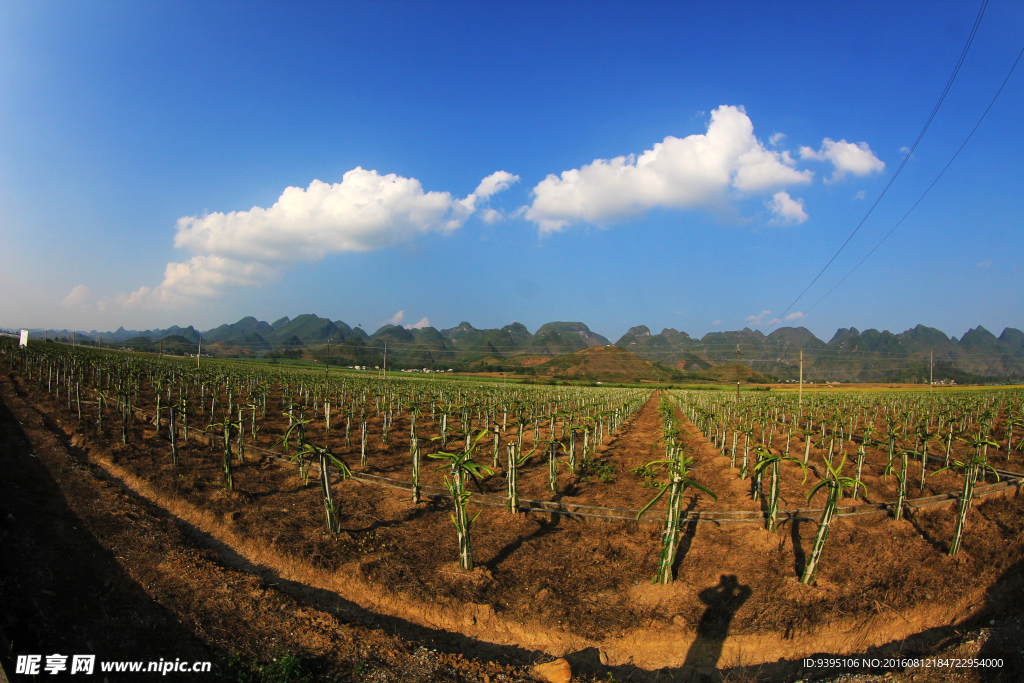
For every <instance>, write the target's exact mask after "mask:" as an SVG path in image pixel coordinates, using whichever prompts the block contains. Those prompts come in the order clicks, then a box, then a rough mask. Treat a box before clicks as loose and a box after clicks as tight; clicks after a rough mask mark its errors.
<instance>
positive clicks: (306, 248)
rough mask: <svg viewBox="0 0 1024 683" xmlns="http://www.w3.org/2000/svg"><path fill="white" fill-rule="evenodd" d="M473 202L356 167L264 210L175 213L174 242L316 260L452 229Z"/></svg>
mask: <svg viewBox="0 0 1024 683" xmlns="http://www.w3.org/2000/svg"><path fill="white" fill-rule="evenodd" d="M474 203H475V195H470V196H469V197H467V198H466V199H465V200H461V201H459V200H455V199H453V198H452V196H451V194H449V193H448V192H424V191H423V187H422V186H421V185H420V182H419V181H418V180H416V179H415V178H403V177H401V176H397V175H395V174H388V175H379V174H378V173H377V172H376V171H367V170H364V169H362V168H355V169H353V170H351V171H349V172H348V173H346V174H345V175H344V176H343V178H342V181H341V182H340V183H334V184H333V185H331V184H328V183H324V182H321V181H319V180H314V181H313V182H312V183H310V185H309V187H308V188H306V189H303V188H301V187H288V188H286V189H285V190H284V192H283V193H282V194H281V196H280V197H279V198H278V200H277V202H276V203H275V204H274V205H273V206H271V207H270V208H268V209H264V208H261V207H258V206H254V207H253V208H251V209H249V210H248V211H232V212H230V213H226V214H225V213H220V212H216V213H211V214H208V215H205V216H202V217H196V216H187V217H185V218H180V219H178V224H177V234H176V235H175V237H174V246H176V247H183V248H185V249H188V250H190V251H192V252H193V253H196V254H215V255H217V256H224V257H229V258H238V259H247V260H259V261H263V262H275V261H314V260H318V259H321V258H323V257H324V256H325V255H327V254H330V253H338V252H347V251H371V250H374V249H382V248H385V247H390V246H394V245H396V244H400V243H402V242H406V241H408V240H410V239H412V238H413V237H415V236H416V235H418V234H422V233H426V232H440V233H448V232H451V231H453V230H455V229H457V228H459V227H460V226H461V225H462V224H463V223H464V222H465V220H466V218H467V217H468V216H469V214H470V213H472V211H473V204H474Z"/></svg>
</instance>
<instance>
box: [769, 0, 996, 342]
mask: <svg viewBox="0 0 1024 683" xmlns="http://www.w3.org/2000/svg"><path fill="white" fill-rule="evenodd" d="M986 7H988V0H982V3H981V8H980V9H979V10H978V16H977V18H975V20H974V27H973V28H972V29H971V35H970V36H969V37H968V39H967V44H966V45H965V46H964V49H963V51H962V52H961V53H960V59H959V60H958V61H957V63H956V67H955V68H954V69H953V73H952V74H951V75H950V77H949V80H948V81H947V82H946V87H945V88H944V89H943V90H942V95H940V96H939V101H938V102H936V103H935V107H934V108H933V109H932V113H931V115H930V116H929V117H928V120H927V121H925V124H924V127H923V128H922V129H921V132H920V133H918V134H917V139H916V140H914V144H913V145H911V146H910V151H908V152H907V155H906V156H905V157H904V158H903V161H902V162H901V163H900V165H899V168H897V169H896V172H895V173H893V174H892V177H891V178H889V182H888V183H886V184H885V187H884V188H883V189H882V192H881V194H879V195H878V198H877V199H875V202H874V203H873V204H872V205H871V207H870V208H869V209H868V211H867V213H866V214H864V218H862V219H860V223H857V227H855V228H854V229H853V232H851V233H850V236H849V237H847V238H846V241H845V242H843V244H842V246H840V247H839V249H838V251H836V253H835V254H833V255H832V258H830V259H829V260H828V263H826V264H825V267H824V268H822V269H821V271H819V272H818V274H817V275H815V276H814V279H813V280H811V283H810V284H809V285H807V287H806V288H804V291H802V292H800V296H798V297H797V298H796V299H794V300H793V303H791V304H790V305H789V306H787V307H786V310H784V311H783V312H782V314H781V315H779V316H778V317H777V318H776V319H775V322H773V323H772V324H771V325H769V326H768V329H771V328H772V327H774V326H775V324H776V323H777V322H779V321H781V320H782V318H783V317H784V316H785V315H786V314H787V313H789V311H791V310H792V309H793V307H794V306H796V304H797V302H798V301H800V299H802V298H803V296H804V294H806V293H807V291H808V290H809V289H810V288H811V287H813V286H814V283H815V282H817V281H818V279H819V278H820V277H821V276H822V275H823V274H824V273H825V271H826V270H828V268H829V266H831V265H832V262H833V261H835V260H836V258H837V257H838V256H839V254H840V253H842V251H843V249H845V248H846V245H847V244H849V243H850V240H852V239H853V236H854V235H856V234H857V232H858V231H859V230H860V229H861V226H863V225H864V223H865V222H866V221H867V219H868V217H869V216H871V214H872V212H874V210H875V207H877V206H878V204H879V203H880V202H881V201H882V198H883V197H885V195H886V193H887V192H888V191H889V188H890V187H892V184H893V183H894V182H896V178H897V177H898V176H899V174H900V172H901V171H902V170H903V167H904V166H906V165H907V162H908V161H909V160H910V157H911V156H913V154H914V150H916V149H917V146H918V145H919V144H920V143H921V140H922V138H924V134H925V133H926V132H927V131H928V128H929V127H930V126H931V125H932V121H933V120H934V119H935V115H936V114H938V113H939V108H940V107H941V106H942V103H943V102H944V101H945V99H946V95H947V94H948V93H949V90H950V88H952V87H953V81H954V80H956V76H957V74H958V73H960V67H961V66H962V65H963V63H964V60H965V59H966V58H967V52H968V51H969V50H970V49H971V44H972V43H973V42H974V36H975V35H977V33H978V27H979V26H980V25H981V18H982V16H984V14H985V8H986Z"/></svg>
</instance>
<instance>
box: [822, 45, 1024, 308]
mask: <svg viewBox="0 0 1024 683" xmlns="http://www.w3.org/2000/svg"><path fill="white" fill-rule="evenodd" d="M1022 55H1024V48H1021V51H1020V52H1019V53H1017V59H1016V60H1014V62H1013V66H1011V67H1010V72H1009V73H1008V74H1006V78H1005V79H1003V84H1002V85H1001V86H999V90H998V91H997V92H996V94H995V97H993V98H992V101H991V102H989V104H988V107H986V108H985V112H984V113H983V114H982V115H981V118H980V119H978V122H977V123H976V124H974V128H972V129H971V132H970V134H969V135H968V136H967V138H966V139H965V140H964V141H963V144H961V145H960V148H959V149H957V151H956V153H955V154H954V155H953V156H952V158H951V159H950V160H949V162H948V163H947V164H946V165H945V166H944V167H943V169H942V171H941V172H939V175H937V176H935V180H933V181H932V184H931V185H929V186H928V188H927V189H926V190H925V191H924V192H923V193H922V194H921V196H920V197H918V199H917V201H916V202H914V205H913V206H911V207H910V209H908V210H907V212H906V213H905V214H903V218H901V219H900V220H899V222H897V223H896V225H894V226H892V230H890V231H889V232H887V233H886V234H885V237H883V238H882V239H881V240H879V242H878V244H876V245H875V246H874V248H873V249H872V250H871V251H869V252H868V253H867V255H866V256H865V257H864V258H862V259H861V260H860V262H859V263H858V264H857V265H855V266H854V267H853V268H852V269H851V270H850V272H849V273H847V274H846V275H845V276H844V277H843V279H842V280H840V281H839V282H837V283H836V284H835V286H833V287H832V289H830V290H828V291H827V292H825V295H824V296H822V297H821V298H820V299H818V300H817V301H815V302H814V305H813V306H811V307H810V308H808V309H807V310H808V312H810V311H811V310H813V309H814V307H815V306H817V305H818V304H820V303H821V302H822V301H824V300H825V298H826V297H827V296H828V295H829V294H831V293H832V292H834V291H835V290H836V288H837V287H839V285H841V284H843V283H844V282H846V279H847V278H848V277H850V276H851V275H853V273H854V272H855V271H856V270H857V269H858V268H860V267H861V266H862V265H863V264H864V262H865V261H867V260H868V258H869V257H870V256H871V255H872V254H874V253H875V251H877V250H878V248H879V247H880V246H882V244H884V243H885V241H886V240H887V239H889V237H890V236H891V235H892V234H893V233H894V232H896V228H898V227H900V225H902V224H903V221H905V220H907V217H908V216H909V215H910V214H911V213H912V212H913V211H914V209H916V208H917V205H918V204H920V203H921V200H923V199H924V198H925V197H926V196H927V195H928V193H929V192H931V189H932V188H933V187H935V185H936V183H938V182H939V179H940V178H942V176H943V175H944V174H945V173H946V171H947V170H949V167H950V166H952V165H953V162H954V161H956V158H957V157H958V156H960V152H962V151H963V150H964V147H966V146H967V143H968V142H969V141H970V139H971V137H973V136H974V133H975V132H976V131H977V130H978V127H979V126H981V122H982V121H984V120H985V117H986V116H988V112H989V110H991V109H992V105H994V104H995V103H996V100H997V99H999V95H1000V93H1002V92H1003V88H1005V87H1006V84H1007V83H1008V82H1009V80H1010V76H1012V75H1013V71H1014V69H1016V68H1017V64H1018V63H1020V58H1021V56H1022Z"/></svg>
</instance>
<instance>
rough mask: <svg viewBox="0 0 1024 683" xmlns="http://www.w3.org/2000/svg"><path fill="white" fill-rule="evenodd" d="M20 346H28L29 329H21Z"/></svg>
mask: <svg viewBox="0 0 1024 683" xmlns="http://www.w3.org/2000/svg"><path fill="white" fill-rule="evenodd" d="M19 346H28V330H22V331H21V343H20V344H19Z"/></svg>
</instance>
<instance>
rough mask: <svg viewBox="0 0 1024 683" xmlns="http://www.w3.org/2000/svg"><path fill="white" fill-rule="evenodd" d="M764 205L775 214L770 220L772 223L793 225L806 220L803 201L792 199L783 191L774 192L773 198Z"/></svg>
mask: <svg viewBox="0 0 1024 683" xmlns="http://www.w3.org/2000/svg"><path fill="white" fill-rule="evenodd" d="M765 205H766V206H767V207H768V208H769V209H771V210H772V213H773V214H775V218H773V219H772V220H771V222H772V223H778V224H786V225H794V224H800V223H803V222H804V221H806V220H807V212H806V211H804V200H802V199H793V198H792V197H790V196H789V193H788V192H786V191H784V190H783V191H780V192H776V193H775V196H774V197H772V198H771V199H770V200H768V201H767V202H765Z"/></svg>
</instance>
